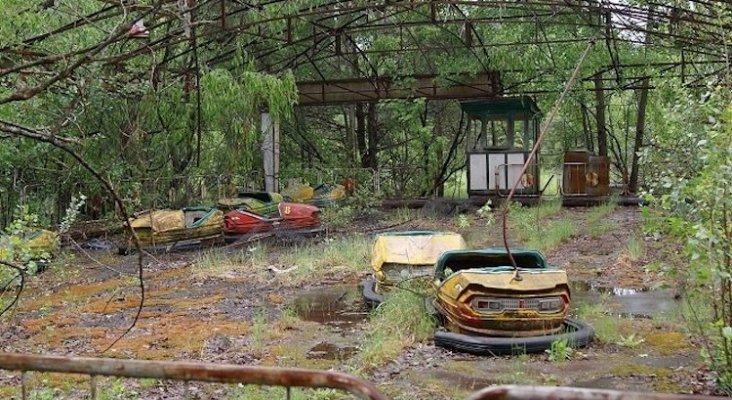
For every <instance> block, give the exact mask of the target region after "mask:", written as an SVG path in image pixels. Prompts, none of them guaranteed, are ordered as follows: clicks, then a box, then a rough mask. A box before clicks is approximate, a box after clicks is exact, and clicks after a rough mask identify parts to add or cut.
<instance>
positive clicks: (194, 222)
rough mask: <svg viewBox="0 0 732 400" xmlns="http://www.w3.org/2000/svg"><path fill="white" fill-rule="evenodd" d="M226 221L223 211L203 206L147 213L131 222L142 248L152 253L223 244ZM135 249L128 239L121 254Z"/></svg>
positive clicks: (140, 214) (121, 249) (121, 248)
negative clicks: (221, 240) (221, 242)
mask: <svg viewBox="0 0 732 400" xmlns="http://www.w3.org/2000/svg"><path fill="white" fill-rule="evenodd" d="M223 220H224V213H223V212H222V211H220V210H217V209H214V208H209V207H203V206H200V207H188V208H183V209H181V210H150V211H144V212H142V213H139V214H138V215H136V216H135V217H134V218H131V219H130V221H129V222H128V223H129V226H130V227H131V228H132V229H133V230H134V231H135V233H136V234H137V238H138V239H139V242H140V246H142V247H143V248H145V249H147V250H151V251H158V250H164V251H170V250H172V249H173V248H175V249H177V250H182V249H186V248H197V247H200V246H201V245H204V244H206V243H215V242H217V241H220V239H221V238H222V236H223ZM133 246H134V244H133V242H132V238H128V240H127V243H126V245H125V246H122V247H120V249H119V252H120V254H127V253H128V252H129V251H130V249H132V248H133Z"/></svg>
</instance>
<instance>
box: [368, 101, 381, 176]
mask: <svg viewBox="0 0 732 400" xmlns="http://www.w3.org/2000/svg"><path fill="white" fill-rule="evenodd" d="M377 124H378V122H377V118H376V103H369V105H368V110H367V124H366V130H367V132H366V133H367V134H368V149H367V151H366V165H365V167H366V168H371V169H373V170H376V169H378V167H379V166H378V161H377V157H376V156H377V153H378V152H379V132H378V129H379V128H378V126H377Z"/></svg>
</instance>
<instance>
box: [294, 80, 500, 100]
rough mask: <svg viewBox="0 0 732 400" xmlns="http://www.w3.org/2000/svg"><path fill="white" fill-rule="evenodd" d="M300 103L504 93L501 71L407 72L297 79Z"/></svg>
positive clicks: (454, 97) (495, 95)
mask: <svg viewBox="0 0 732 400" xmlns="http://www.w3.org/2000/svg"><path fill="white" fill-rule="evenodd" d="M297 91H298V104H299V105H301V106H312V105H326V104H339V103H359V102H371V101H378V100H386V99H407V98H416V97H424V98H427V99H430V100H434V99H469V98H480V97H483V98H485V97H497V96H500V95H501V94H502V93H503V87H502V85H501V79H500V74H499V73H498V72H488V73H482V74H478V75H475V76H472V77H459V78H455V77H450V78H446V77H439V76H438V75H410V76H400V77H385V76H380V77H376V78H357V79H339V80H328V81H307V82H298V83H297Z"/></svg>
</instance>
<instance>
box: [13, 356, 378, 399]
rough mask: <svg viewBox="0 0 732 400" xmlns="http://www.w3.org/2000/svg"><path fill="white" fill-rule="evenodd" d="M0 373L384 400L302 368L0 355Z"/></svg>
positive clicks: (341, 377)
mask: <svg viewBox="0 0 732 400" xmlns="http://www.w3.org/2000/svg"><path fill="white" fill-rule="evenodd" d="M0 369H5V370H12V371H40V372H60V373H69V374H86V375H92V376H93V375H105V376H119V377H125V378H154V379H169V380H178V381H201V382H219V383H243V384H251V385H269V386H285V387H291V386H296V387H306V388H331V389H340V390H343V391H346V392H349V393H351V394H354V395H356V396H358V397H360V398H362V399H366V400H388V398H387V397H386V396H385V395H384V394H382V393H381V392H379V390H378V389H376V387H375V386H374V385H373V384H371V383H369V382H366V381H363V380H361V379H359V378H356V377H354V376H351V375H348V374H344V373H341V372H331V371H318V370H309V369H302V368H275V367H254V366H242V365H233V364H212V363H196V362H183V361H143V360H120V359H113V358H89V357H62V356H37V355H27V354H10V353H0Z"/></svg>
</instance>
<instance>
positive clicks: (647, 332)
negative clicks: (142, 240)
mask: <svg viewBox="0 0 732 400" xmlns="http://www.w3.org/2000/svg"><path fill="white" fill-rule="evenodd" d="M591 213H592V210H591V209H584V208H576V209H562V210H559V211H558V212H556V213H553V214H552V215H550V216H547V217H544V218H542V219H541V220H539V221H538V226H539V227H541V226H545V225H548V224H551V223H552V222H554V221H571V224H572V226H573V227H574V232H573V234H572V235H571V237H569V238H568V239H566V240H564V241H563V242H562V243H559V244H558V245H556V246H553V247H552V248H550V249H548V250H547V251H546V256H547V258H548V260H549V262H550V263H551V264H554V265H558V266H560V267H563V268H565V269H566V270H567V272H568V275H569V278H570V281H572V282H573V293H572V294H573V310H574V314H575V315H576V316H578V317H580V318H584V319H588V320H589V321H590V322H592V323H593V325H594V326H595V329H596V330H597V331H598V333H599V334H600V335H601V337H602V338H603V340H596V341H595V342H594V343H593V344H592V345H591V346H590V347H588V348H584V349H578V350H576V351H575V352H574V353H573V354H572V356H571V358H570V359H569V360H567V361H549V359H548V355H547V354H535V355H518V356H514V357H477V356H471V355H466V354H459V353H453V352H450V351H447V350H444V349H441V348H438V347H435V346H434V344H433V343H432V342H431V341H430V340H426V341H421V342H414V343H406V344H407V346H406V347H405V349H404V350H403V351H402V352H401V354H400V355H399V356H398V357H396V359H393V360H392V361H390V362H387V363H385V364H383V365H377V366H374V365H364V364H363V363H362V362H361V360H360V357H359V351H360V349H361V346H362V343H363V342H364V341H365V340H366V338H367V335H368V334H369V319H368V318H369V310H367V308H366V307H365V306H364V304H363V302H362V299H361V296H360V291H359V288H358V284H359V282H360V281H361V280H362V279H363V278H364V277H365V276H366V275H367V274H368V273H369V266H368V261H369V260H368V243H369V242H370V240H371V237H372V236H373V235H374V234H376V233H378V232H383V231H387V230H406V229H442V230H453V231H460V232H462V233H463V234H464V235H465V237H466V239H467V240H468V243H469V244H470V245H473V246H486V245H496V244H498V243H500V240H501V239H500V229H499V228H500V224H498V223H496V222H495V221H494V222H492V223H491V224H490V225H488V226H486V222H487V221H486V219H483V218H478V217H476V216H474V214H467V216H466V219H462V220H460V219H459V218H458V217H454V216H451V217H434V216H420V215H419V214H416V213H414V212H401V214H400V215H399V216H398V218H397V217H395V215H394V213H382V214H379V215H375V216H374V215H372V216H370V217H369V218H364V219H361V220H360V221H358V222H356V223H353V224H348V225H346V226H345V227H341V228H339V229H334V232H333V233H331V234H330V235H329V236H328V237H326V238H318V239H311V240H308V241H297V242H295V243H289V242H288V243H276V244H256V243H254V244H251V245H248V246H244V247H241V248H237V249H233V250H231V251H222V250H220V249H219V250H215V251H209V252H201V251H194V252H184V253H171V254H161V255H156V256H155V257H154V258H151V257H147V258H145V264H144V275H145V287H146V300H145V305H144V308H143V310H142V313H141V314H140V319H139V321H138V322H137V324H136V326H135V327H134V328H133V329H132V331H131V332H129V333H128V334H127V335H126V336H125V337H124V338H122V339H121V340H119V342H117V343H116V344H115V345H114V346H113V347H112V348H111V349H107V348H108V347H109V346H110V345H111V344H112V343H113V342H114V341H115V339H116V338H117V337H119V335H121V334H122V333H123V332H124V331H125V329H126V327H127V326H129V325H130V323H131V322H132V321H133V319H134V317H135V314H136V308H137V305H138V304H139V301H140V291H139V287H138V283H137V280H136V277H135V274H136V268H137V267H136V260H137V256H136V255H129V256H124V257H123V256H118V255H116V254H114V252H112V251H92V250H88V251H86V252H79V251H69V252H67V253H66V254H65V255H64V256H63V257H62V258H61V259H59V260H57V261H56V262H55V263H54V265H53V266H52V268H51V269H50V270H49V271H47V272H45V273H43V274H41V275H40V276H38V277H35V278H33V279H32V280H31V281H30V282H29V284H28V285H27V287H26V288H25V291H24V293H23V296H22V298H21V301H20V304H19V306H18V307H17V308H16V309H15V310H14V312H13V313H12V315H10V316H7V317H4V318H3V319H2V320H1V321H0V350H1V351H5V352H22V353H41V354H55V355H81V356H105V357H117V358H139V359H154V360H195V361H205V362H217V363H234V364H246V365H262V366H297V367H303V368H317V369H332V370H339V371H345V372H350V373H353V374H357V375H359V376H361V377H363V378H365V379H367V380H369V381H371V382H373V383H375V384H376V385H377V386H378V387H379V388H380V389H381V390H382V391H383V392H385V393H386V394H388V395H389V396H390V397H392V398H395V399H463V398H466V397H467V396H468V395H469V393H471V392H472V391H474V390H477V389H479V388H482V387H484V386H488V385H493V384H508V383H516V384H540V385H571V386H580V387H589V388H612V389H623V390H640V391H657V392H663V393H709V392H710V391H711V389H710V387H711V384H710V382H709V377H708V373H707V372H706V370H705V369H704V364H703V360H702V359H701V358H700V351H699V350H700V345H699V342H698V340H697V339H695V338H694V336H693V335H692V334H691V333H690V332H689V330H688V329H687V327H686V325H687V324H686V323H685V322H684V318H683V316H682V313H681V309H682V308H683V296H681V291H680V290H679V289H678V285H677V283H676V282H674V281H673V280H671V279H670V278H668V277H667V276H666V275H665V271H667V270H668V269H669V266H675V267H682V266H683V263H682V262H681V261H680V260H681V257H680V256H679V255H678V254H677V249H678V246H677V244H676V243H672V242H670V241H668V240H669V239H665V238H647V237H644V236H643V235H642V233H641V232H640V223H641V221H640V216H639V212H638V210H637V209H636V208H617V209H615V210H612V211H611V212H610V213H609V214H608V215H606V216H603V217H602V219H601V221H600V222H599V223H598V222H596V221H594V220H593V221H591V222H590V223H588V218H593V217H591V216H590V215H591ZM466 220H467V222H466ZM598 224H599V225H602V226H601V227H599V228H598V227H597V225H598ZM538 229H539V230H538V231H537V235H542V232H541V228H538ZM343 240H345V241H346V242H345V243H341V242H339V241H343ZM512 242H513V243H514V244H520V243H519V242H518V241H517V240H515V239H513V240H512ZM338 243H341V244H340V246H345V247H346V249H340V250H339V251H341V252H344V253H346V254H345V255H344V254H341V255H340V257H346V261H342V262H341V261H339V260H340V259H339V258H338V256H335V255H329V254H330V253H329V252H330V251H331V250H333V249H332V248H333V247H334V246H336V245H338ZM349 243H353V244H352V245H353V246H358V247H359V248H358V249H354V251H353V253H352V254H349V253H348V250H347V246H349ZM639 248H640V252H639V251H638V249H639ZM364 249H365V250H364ZM304 253H307V254H312V255H313V257H318V255H319V254H323V255H324V256H323V257H331V258H332V261H329V262H328V263H325V264H323V263H321V264H319V266H316V267H312V268H310V269H309V270H308V272H307V273H304V272H302V271H303V270H304V269H305V268H304V267H302V266H301V265H287V264H285V263H286V262H288V260H289V261H290V262H291V263H294V261H292V260H298V258H296V257H298V256H299V255H301V254H304ZM349 259H350V260H349ZM302 260H303V259H300V261H298V263H304V262H305V261H302ZM347 262H350V263H351V267H341V266H340V265H339V263H347ZM303 265H304V264H303ZM354 265H355V266H356V267H354ZM292 267H298V268H294V269H290V268H292ZM88 381H89V378H88V377H85V376H74V375H60V374H30V375H29V377H28V383H29V385H30V386H31V387H32V388H33V390H32V393H33V396H35V397H33V396H31V398H37V399H45V398H81V397H83V396H85V393H87V390H88V388H87V386H88ZM19 382H20V377H19V375H18V374H16V373H8V372H0V397H1V398H12V397H18V396H20V389H19ZM103 385H106V387H107V389H106V390H107V392H106V393H108V394H109V397H107V398H110V399H112V398H115V399H116V398H144V399H158V398H160V399H163V398H165V399H171V398H172V399H174V398H181V397H182V396H183V393H184V392H187V393H188V394H189V395H191V396H192V397H193V398H216V399H228V398H260V397H256V395H255V394H254V393H255V392H247V391H246V390H245V389H246V388H241V387H237V386H236V385H233V386H232V385H212V384H196V383H190V384H188V385H187V386H186V385H182V384H175V383H169V382H159V381H153V380H112V379H106V380H104V381H103ZM184 386H185V387H184ZM247 393H248V394H247ZM263 393H264V395H263V396H262V397H261V398H270V397H272V396H273V395H272V393H273V392H263ZM277 393H279V392H277ZM310 393H312V392H310ZM44 396H50V397H44ZM312 396H314V397H313V398H323V399H325V398H334V397H333V394H332V393H324V392H318V393H315V394H313V395H312ZM306 397H307V396H306ZM18 398H19V397H18Z"/></svg>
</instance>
